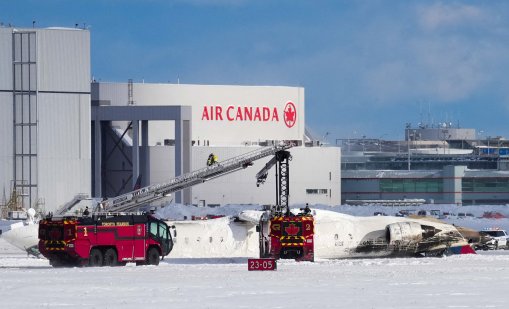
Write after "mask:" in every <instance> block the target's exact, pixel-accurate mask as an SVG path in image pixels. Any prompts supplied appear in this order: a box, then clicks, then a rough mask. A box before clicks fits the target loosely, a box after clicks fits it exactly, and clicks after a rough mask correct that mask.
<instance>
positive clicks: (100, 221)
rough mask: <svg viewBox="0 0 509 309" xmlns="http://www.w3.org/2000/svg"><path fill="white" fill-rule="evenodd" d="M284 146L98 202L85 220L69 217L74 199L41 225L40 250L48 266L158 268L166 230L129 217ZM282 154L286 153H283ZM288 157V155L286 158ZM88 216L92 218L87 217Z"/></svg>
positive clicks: (168, 241) (166, 249) (167, 243)
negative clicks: (156, 266)
mask: <svg viewBox="0 0 509 309" xmlns="http://www.w3.org/2000/svg"><path fill="white" fill-rule="evenodd" d="M291 147H292V144H290V143H283V144H280V145H274V146H272V147H264V148H260V149H256V150H254V151H251V152H249V153H246V154H243V155H240V156H237V157H234V158H231V159H228V160H225V161H222V162H217V164H213V165H212V166H207V167H206V168H202V169H199V170H196V171H194V172H191V173H188V174H184V175H181V176H178V177H176V178H174V179H171V180H170V181H169V182H167V183H161V184H154V185H149V186H147V187H143V188H135V190H133V191H131V192H128V193H126V194H123V195H120V196H117V197H113V198H109V199H105V200H103V201H101V202H97V203H96V204H95V205H94V206H93V208H91V212H89V210H88V207H87V208H86V213H85V212H83V216H76V215H74V216H69V215H68V214H69V213H72V211H71V210H72V209H73V208H74V207H75V206H76V205H78V204H79V203H80V202H81V201H83V200H85V199H87V198H88V196H85V195H83V196H82V195H77V196H76V197H75V199H74V200H72V201H70V202H69V203H67V204H66V205H64V206H63V207H61V208H60V209H58V210H57V211H56V213H55V214H56V215H55V216H54V217H53V215H49V216H48V217H47V218H46V219H44V220H42V221H41V222H40V223H39V237H38V238H39V243H38V248H39V251H40V252H41V254H42V255H43V256H45V257H46V258H48V259H49V260H50V262H51V264H52V265H54V266H58V265H83V264H87V263H88V264H89V265H91V266H103V265H104V266H113V265H118V264H125V263H126V262H136V263H138V264H143V263H146V264H155V265H157V264H159V259H160V257H164V256H166V255H167V254H169V253H170V251H171V249H172V247H173V241H172V237H171V233H170V229H169V227H168V226H167V225H166V223H164V222H163V221H161V220H158V219H157V218H155V217H153V216H150V215H139V214H134V213H130V212H133V211H138V210H139V209H140V208H141V207H144V206H147V205H150V203H151V202H154V201H157V200H161V199H163V198H165V197H166V196H168V194H170V193H172V192H175V191H179V190H182V189H185V188H188V187H191V186H193V185H196V184H199V183H202V182H204V181H206V180H210V179H213V178H215V177H220V176H223V175H226V174H228V173H232V172H234V171H237V170H241V169H244V168H247V167H248V166H251V165H252V164H253V163H252V162H253V161H255V160H258V159H261V158H264V157H267V156H270V155H274V154H276V156H277V154H278V153H280V152H281V151H285V149H288V148H291ZM285 152H286V151H285ZM286 153H288V152H286ZM89 214H90V216H89Z"/></svg>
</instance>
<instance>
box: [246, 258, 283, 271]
mask: <svg viewBox="0 0 509 309" xmlns="http://www.w3.org/2000/svg"><path fill="white" fill-rule="evenodd" d="M247 269H248V270H249V271H251V270H276V269H277V263H276V260H275V259H248V260H247Z"/></svg>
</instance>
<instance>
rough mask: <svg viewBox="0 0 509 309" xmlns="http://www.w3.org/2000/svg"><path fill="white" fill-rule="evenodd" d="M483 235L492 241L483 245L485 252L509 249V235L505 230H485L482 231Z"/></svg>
mask: <svg viewBox="0 0 509 309" xmlns="http://www.w3.org/2000/svg"><path fill="white" fill-rule="evenodd" d="M480 234H481V235H486V236H489V237H490V238H491V239H489V240H487V241H486V242H484V243H483V248H482V249H484V250H497V249H506V250H507V249H509V246H508V243H507V242H508V238H509V235H508V234H507V232H506V231H505V230H501V229H498V228H490V229H484V230H482V231H480Z"/></svg>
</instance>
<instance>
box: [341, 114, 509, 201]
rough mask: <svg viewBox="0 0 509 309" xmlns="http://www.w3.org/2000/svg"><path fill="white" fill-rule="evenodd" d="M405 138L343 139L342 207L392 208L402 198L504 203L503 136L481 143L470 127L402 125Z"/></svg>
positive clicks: (507, 194)
mask: <svg viewBox="0 0 509 309" xmlns="http://www.w3.org/2000/svg"><path fill="white" fill-rule="evenodd" d="M405 136H406V139H405V140H404V141H384V140H381V139H366V138H363V139H345V140H343V141H342V144H341V146H342V150H343V153H342V162H341V169H342V171H341V183H342V203H343V204H369V203H377V204H383V203H387V204H391V203H395V202H396V203H400V202H401V201H402V200H404V199H410V200H413V199H420V200H423V201H425V202H427V203H437V204H457V205H483V204H484V205H486V204H491V205H506V204H509V164H508V163H509V141H507V140H506V139H504V138H503V137H486V138H482V139H481V138H479V136H478V135H477V134H476V131H475V130H474V129H462V128H453V127H451V125H450V124H445V123H442V124H441V125H439V126H435V127H432V126H426V127H417V128H411V127H407V128H406V129H405ZM363 201H365V202H363ZM394 201H395V202H394Z"/></svg>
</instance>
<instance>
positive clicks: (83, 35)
mask: <svg viewBox="0 0 509 309" xmlns="http://www.w3.org/2000/svg"><path fill="white" fill-rule="evenodd" d="M37 47H38V64H39V77H40V80H39V91H65V92H90V33H89V32H88V31H85V30H53V29H51V30H48V29H44V30H38V32H37Z"/></svg>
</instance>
